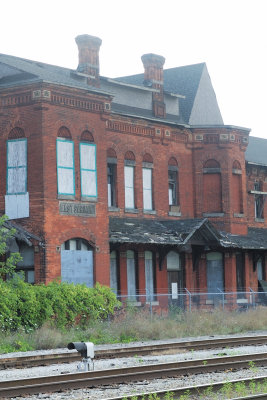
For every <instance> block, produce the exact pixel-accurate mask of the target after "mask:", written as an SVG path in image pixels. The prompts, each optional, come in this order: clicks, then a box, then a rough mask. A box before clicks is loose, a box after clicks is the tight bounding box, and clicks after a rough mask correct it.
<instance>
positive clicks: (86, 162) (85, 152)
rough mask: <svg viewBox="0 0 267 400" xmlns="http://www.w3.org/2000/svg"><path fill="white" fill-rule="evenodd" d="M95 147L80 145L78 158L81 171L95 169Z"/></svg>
mask: <svg viewBox="0 0 267 400" xmlns="http://www.w3.org/2000/svg"><path fill="white" fill-rule="evenodd" d="M95 150H96V146H95V145H92V144H91V145H89V144H82V143H81V145H80V158H81V168H82V169H91V170H95V169H96V157H95Z"/></svg>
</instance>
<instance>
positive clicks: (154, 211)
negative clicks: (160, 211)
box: [143, 210, 157, 215]
mask: <svg viewBox="0 0 267 400" xmlns="http://www.w3.org/2000/svg"><path fill="white" fill-rule="evenodd" d="M143 213H144V214H152V215H155V214H157V211H156V210H143Z"/></svg>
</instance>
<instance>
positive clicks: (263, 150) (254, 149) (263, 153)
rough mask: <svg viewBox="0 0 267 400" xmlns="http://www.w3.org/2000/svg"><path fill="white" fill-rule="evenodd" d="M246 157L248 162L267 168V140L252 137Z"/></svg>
mask: <svg viewBox="0 0 267 400" xmlns="http://www.w3.org/2000/svg"><path fill="white" fill-rule="evenodd" d="M245 157H246V161H247V162H250V163H254V164H257V165H266V166H267V140H266V139H263V138H258V137H254V136H250V137H249V143H248V147H247V150H246V154H245Z"/></svg>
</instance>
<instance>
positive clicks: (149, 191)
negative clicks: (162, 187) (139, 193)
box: [142, 166, 154, 211]
mask: <svg viewBox="0 0 267 400" xmlns="http://www.w3.org/2000/svg"><path fill="white" fill-rule="evenodd" d="M145 171H149V172H150V174H151V175H150V187H149V188H146V187H145V186H144V172H145ZM142 183H143V210H144V211H153V210H154V206H153V168H152V166H151V167H148V166H143V167H142ZM146 193H150V199H149V202H150V203H151V208H146V207H145V199H146V195H145V194H146Z"/></svg>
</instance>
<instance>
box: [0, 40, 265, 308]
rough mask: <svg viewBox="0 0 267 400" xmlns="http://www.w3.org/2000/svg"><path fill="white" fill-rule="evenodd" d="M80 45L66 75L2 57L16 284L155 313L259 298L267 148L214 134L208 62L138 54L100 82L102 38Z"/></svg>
mask: <svg viewBox="0 0 267 400" xmlns="http://www.w3.org/2000/svg"><path fill="white" fill-rule="evenodd" d="M76 43H77V45H78V54H79V61H78V68H77V69H76V70H70V69H66V68H62V67H57V66H53V65H48V64H44V63H40V62H35V61H30V60H26V59H22V58H18V57H13V56H9V55H4V54H1V55H0V158H1V163H0V168H1V175H0V176H1V177H2V179H1V180H0V193H1V197H0V212H1V214H4V213H5V214H7V215H8V216H9V218H10V224H11V225H12V226H16V227H17V228H18V231H19V232H22V231H23V232H24V236H23V238H24V239H23V240H20V238H19V237H17V238H16V240H15V242H14V243H13V245H12V248H11V250H10V251H15V250H16V249H19V250H20V251H21V252H22V255H23V261H22V262H21V263H20V265H19V266H18V268H19V269H23V270H24V271H25V272H26V279H27V280H28V281H30V282H49V281H51V280H53V279H55V278H57V277H61V278H62V280H64V281H69V282H74V283H77V282H78V283H86V284H87V285H88V286H92V285H93V284H94V283H95V282H97V281H98V282H100V283H102V284H106V285H110V286H111V287H112V288H113V289H114V290H115V291H116V292H117V293H118V294H120V295H125V296H129V297H130V298H131V299H132V300H134V301H135V300H141V301H144V302H146V301H155V302H156V303H155V304H158V303H157V302H159V301H160V299H159V294H160V293H167V292H169V293H172V297H173V298H176V297H177V293H178V294H179V293H184V291H185V290H186V289H187V290H190V291H192V290H193V291H195V292H198V291H200V292H201V291H206V292H208V293H210V294H211V293H215V292H216V293H220V292H221V291H222V292H227V291H228V292H235V291H237V292H241V291H249V290H252V291H257V290H258V287H259V285H260V287H264V281H265V280H267V275H266V270H265V258H266V254H267V225H266V220H265V219H264V216H265V214H266V212H265V210H264V200H265V195H266V192H267V190H266V189H267V188H266V185H267V183H266V182H267V158H266V154H267V153H266V151H265V149H266V150H267V140H264V139H259V138H249V129H246V128H242V127H237V126H230V125H224V123H223V120H222V117H221V113H220V109H219V106H218V104H217V100H216V95H215V92H214V90H213V87H212V83H211V80H210V77H209V74H208V70H207V67H206V65H205V63H202V64H196V65H189V66H185V67H177V68H171V69H166V70H164V69H163V65H164V61H165V59H164V58H163V57H162V56H158V55H155V54H145V55H143V56H142V62H143V66H144V73H140V74H138V75H134V76H128V77H121V78H116V79H110V78H107V77H103V76H100V74H99V49H100V46H101V40H100V39H99V38H96V37H93V36H89V35H81V36H78V37H77V38H76ZM265 191H266V192H265ZM266 211H267V210H266ZM21 237H22V233H21ZM25 237H26V238H27V240H25ZM261 284H262V285H261ZM138 294H141V295H142V297H138V298H137V297H136V296H137V295H138ZM239 297H240V299H241V300H242V299H243V300H244V302H245V301H248V299H247V298H246V295H245V294H244V295H243V296H242V295H240V296H239ZM205 301H206V304H209V303H212V302H213V298H212V296H210V297H209V298H206V300H205Z"/></svg>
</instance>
